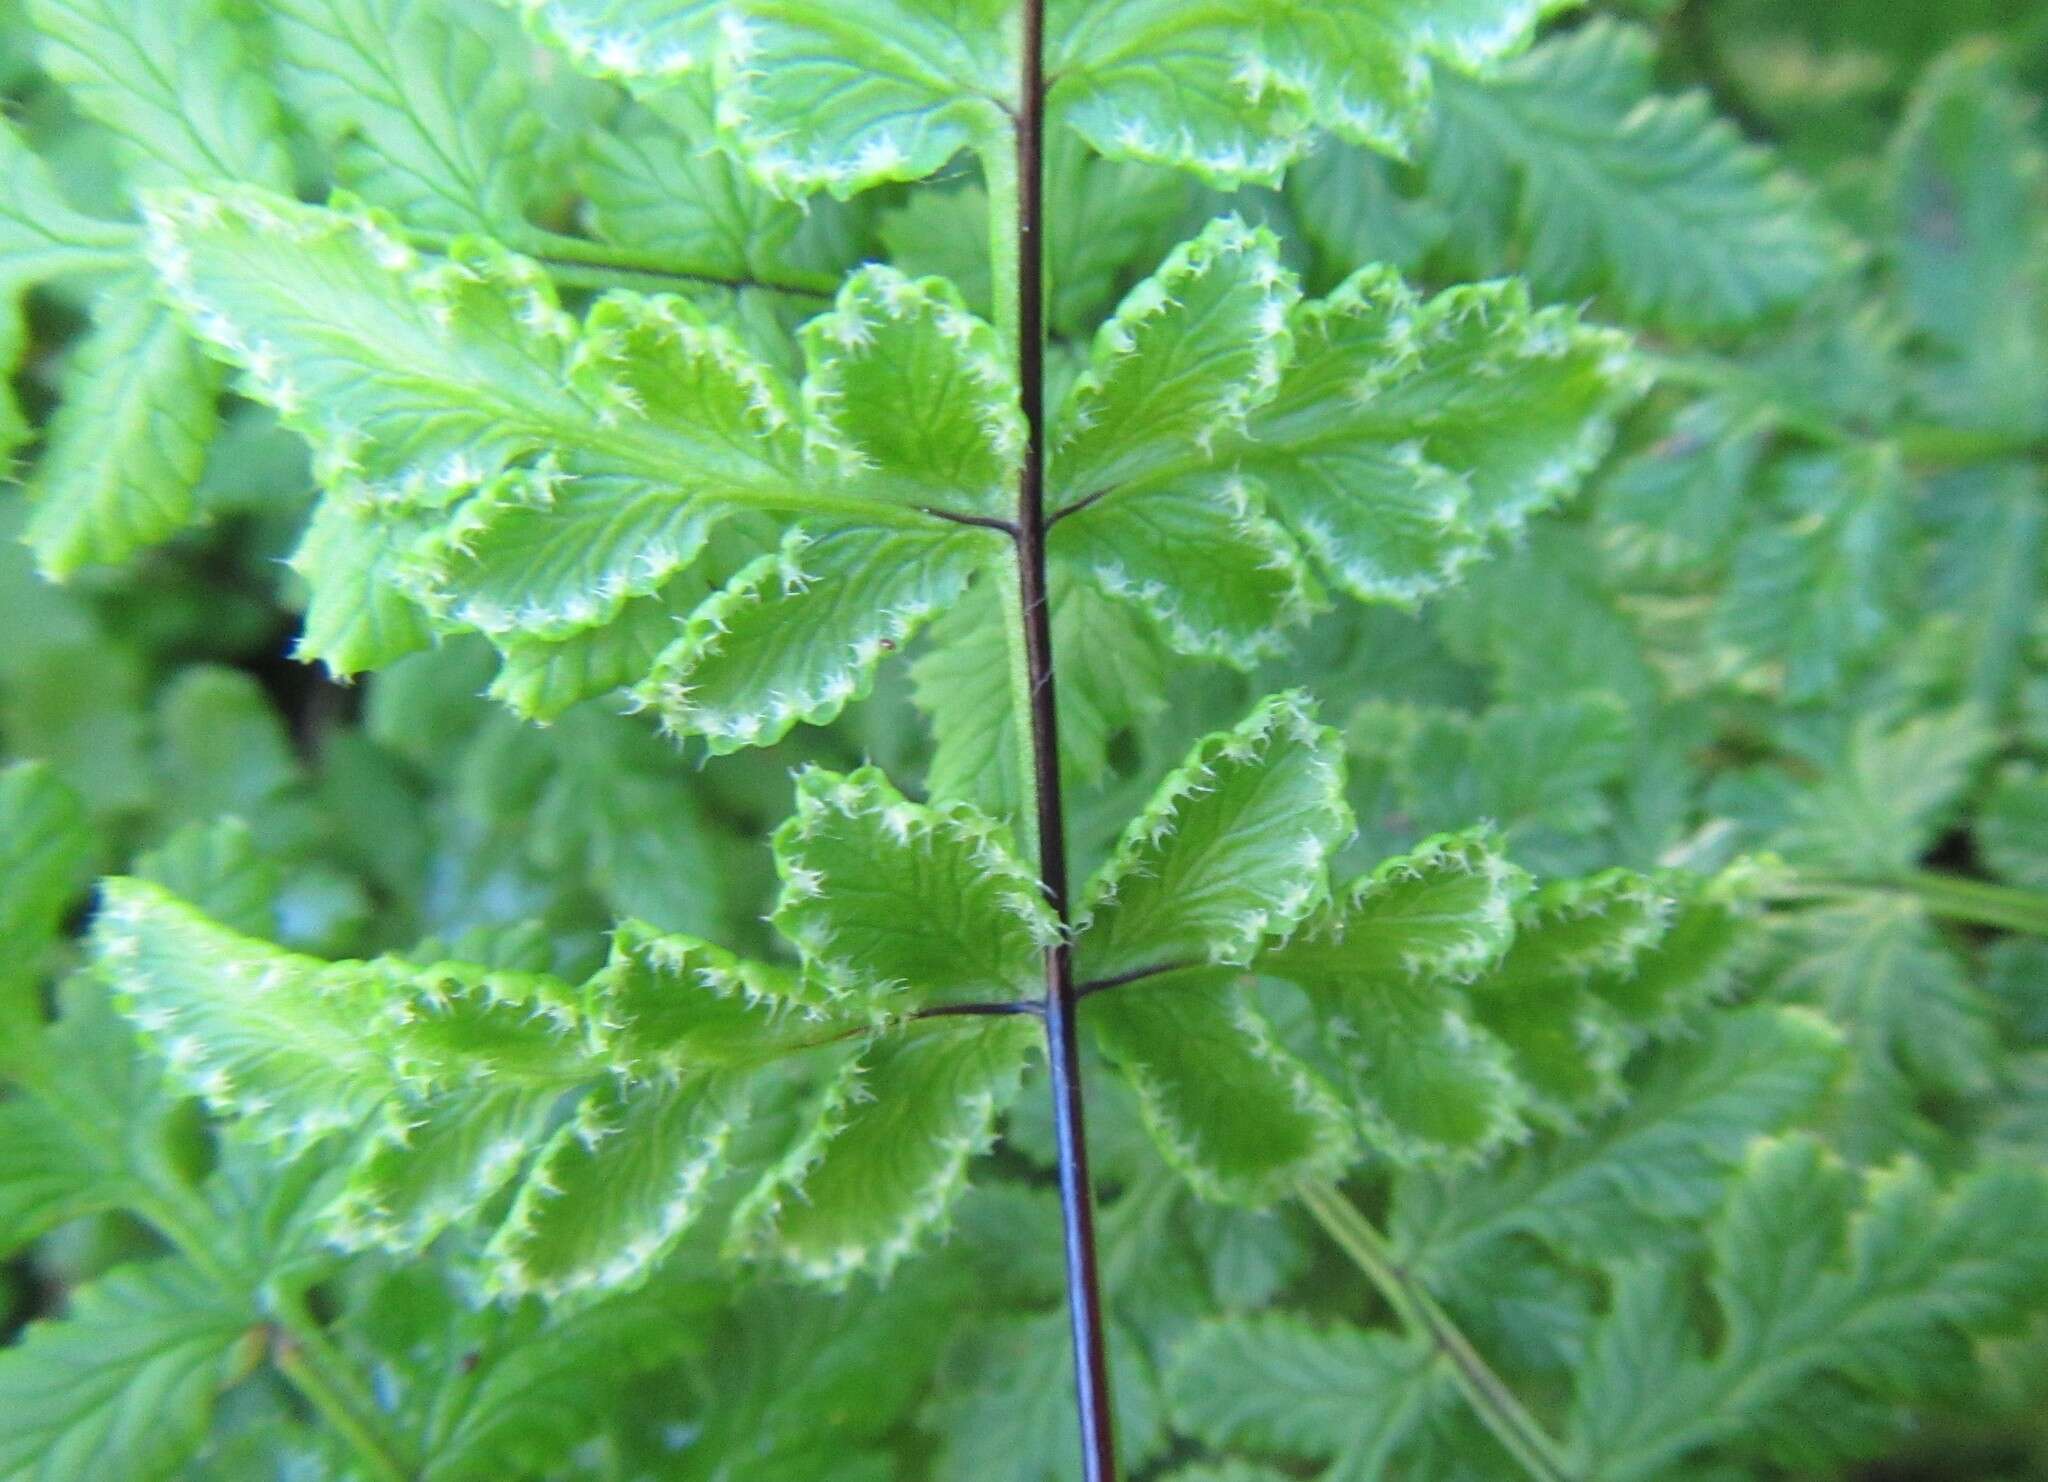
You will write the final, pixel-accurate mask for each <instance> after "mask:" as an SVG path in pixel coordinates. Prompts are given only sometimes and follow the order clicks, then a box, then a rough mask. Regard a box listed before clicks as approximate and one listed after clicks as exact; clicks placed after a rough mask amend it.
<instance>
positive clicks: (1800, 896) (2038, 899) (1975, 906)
mask: <svg viewBox="0 0 2048 1482" xmlns="http://www.w3.org/2000/svg"><path fill="white" fill-rule="evenodd" d="M1871 895H1903V896H1908V897H1910V898H1911V899H1913V900H1915V901H1917V902H1919V904H1920V905H1921V906H1923V907H1924V908H1925V909H1926V910H1927V911H1928V912H1929V913H1930V914H1932V915H1935V916H1939V917H1942V918H1943V919H1945V920H1948V921H1961V922H1965V923H1967V924H1969V925H1971V926H1990V927H1996V928H1998V929H2000V930H2003V931H2016V932H2022V933H2025V934H2026V935H2028V936H2037V937H2048V894H2044V893H2043V892H2041V891H2038V890H2025V889H2022V888H2021V887H2019V886H2016V885H1995V884H1993V883H1991V882H1990V881H1988V880H1971V879H1968V878H1966V877H1964V876H1961V875H1943V874H1938V873H1936V872H1934V871H1932V870H1908V871H1906V872H1905V873H1903V874H1897V875H1870V876H1856V875H1802V876H1801V877H1800V878H1798V879H1797V880H1795V881H1794V882H1792V884H1791V885H1790V886H1789V887H1788V888H1787V889H1786V890H1785V891H1784V892H1783V893H1782V895H1781V896H1780V899H1783V900H1786V901H1788V902H1789V901H1830V900H1833V901H1842V900H1854V899H1856V898H1857V897H1859V896H1871Z"/></svg>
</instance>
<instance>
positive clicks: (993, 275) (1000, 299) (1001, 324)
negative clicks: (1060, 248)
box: [981, 139, 1023, 360]
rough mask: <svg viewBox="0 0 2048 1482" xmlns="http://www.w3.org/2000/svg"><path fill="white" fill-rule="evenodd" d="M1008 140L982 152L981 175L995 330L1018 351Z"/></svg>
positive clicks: (1013, 187)
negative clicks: (984, 187)
mask: <svg viewBox="0 0 2048 1482" xmlns="http://www.w3.org/2000/svg"><path fill="white" fill-rule="evenodd" d="M1008 145H1009V141H1008V140H1007V139H1005V140H1003V141H1002V142H1001V143H999V144H995V145H992V146H990V147H989V148H987V149H985V150H983V151H982V152H981V173H982V178H983V179H984V180H985V181H986V182H987V184H988V261H989V286H990V290H991V292H992V293H993V295H994V299H995V302H994V305H993V309H994V313H995V326H996V333H998V334H1000V335H1001V336H1002V337H1003V343H1004V344H1006V345H1008V346H1009V347H1010V354H1011V357H1012V359H1013V360H1014V359H1015V357H1016V354H1017V315H1018V310H1019V302H1018V300H1019V298H1020V296H1021V293H1022V286H1023V284H1022V279H1020V278H1019V277H1018V274H1017V159H1016V155H1015V154H1014V152H1013V151H1012V150H1011V149H1010V148H1009V147H1008Z"/></svg>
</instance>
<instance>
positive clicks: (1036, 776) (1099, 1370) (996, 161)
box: [984, 0, 1116, 1482]
mask: <svg viewBox="0 0 2048 1482" xmlns="http://www.w3.org/2000/svg"><path fill="white" fill-rule="evenodd" d="M1021 8H1022V12H1023V47H1022V52H1023V65H1022V68H1021V73H1020V77H1019V81H1020V83H1021V86H1020V88H1019V102H1018V109H1017V114H1016V124H1015V133H1016V154H1015V158H1014V162H1012V161H1011V160H1006V159H1004V158H1003V155H1002V151H1001V150H1000V148H995V149H990V150H989V151H987V157H986V158H985V160H984V170H985V171H986V174H987V177H988V181H989V189H990V200H991V205H992V208H993V209H992V210H991V213H990V214H991V222H992V230H993V231H994V232H995V233H996V235H995V238H994V240H993V241H992V247H993V250H994V252H995V254H996V257H995V267H996V273H995V281H996V303H997V317H998V320H999V321H1000V324H1001V327H1002V329H1003V330H1004V331H1006V332H1009V333H1012V334H1013V335H1014V341H1013V342H1014V344H1015V345H1016V351H1017V385H1018V399H1019V402H1020V406H1021V409H1022V411H1023V414H1024V422H1025V426H1026V428H1027V429H1028V432H1029V436H1028V438H1027V440H1026V443H1025V449H1024V467H1023V472H1022V475H1021V477H1020V478H1019V480H1018V490H1017V519H1016V548H1017V593H1016V595H1017V605H1018V609H1019V616H1020V620H1021V626H1022V629H1023V653H1022V655H1021V657H1022V660H1023V664H1022V673H1021V674H1020V676H1019V678H1020V680H1021V691H1022V692H1021V693H1020V695H1019V697H1018V698H1019V701H1020V704H1021V706H1022V713H1023V715H1024V716H1025V717H1027V718H1028V724H1027V729H1028V737H1027V738H1026V741H1025V745H1026V748H1027V751H1028V763H1029V764H1028V767H1027V768H1026V779H1025V791H1026V793H1027V794H1028V797H1029V805H1028V809H1027V811H1028V812H1029V814H1030V815H1031V817H1032V819H1033V821H1034V824H1035V831H1036V834H1037V844H1038V874H1039V881H1040V883H1041V885H1042V886H1043V887H1044V890H1045V896H1046V901H1047V903H1048V904H1049V905H1051V907H1052V909H1053V912H1054V914H1055V915H1056V916H1057V917H1058V918H1059V923H1060V939H1059V940H1058V941H1057V942H1055V943H1054V944H1053V945H1052V946H1050V947H1048V948H1047V949H1046V952H1045V1037H1046V1059H1047V1064H1048V1066H1049V1069H1050V1074H1051V1082H1052V1098H1053V1133H1054V1140H1055V1142H1056V1144H1057V1146H1058V1152H1059V1181H1060V1209H1061V1216H1062V1222H1063V1227H1064V1235H1065V1245H1066V1257H1067V1312H1068V1318H1069V1321H1070V1325H1071V1327H1072V1330H1073V1344H1074V1393H1075V1399H1076V1401H1077V1403H1078V1406H1079V1409H1080V1420H1081V1475H1082V1477H1083V1479H1084V1482H1115V1478H1116V1439H1115V1428H1114V1423H1113V1420H1112V1417H1111V1412H1110V1384H1109V1357H1108V1346H1107V1344H1106V1342H1105V1341H1104V1334H1103V1318H1102V1290H1101V1277H1100V1274H1099V1272H1098V1270H1097V1263H1096V1252H1095V1210H1094V1192H1093V1189H1092V1186H1091V1184H1090V1182H1089V1177H1088V1136H1087V1126H1086V1120H1085V1118H1084V1115H1083V1107H1082V1092H1081V1048H1080V1036H1079V1034H1078V1032H1077V1029H1078V1026H1077V1025H1076V1023H1075V1019H1076V1011H1077V1009H1078V1007H1079V1004H1080V995H1079V994H1078V992H1077V991H1076V985H1075V982H1074V961H1073V946H1072V943H1071V941H1070V940H1069V939H1068V936H1067V925H1068V898H1067V844H1066V819H1065V813H1064V809H1063V806H1062V802H1061V798H1060V750H1059V747H1060V743H1059V709H1058V704H1057V698H1056V693H1055V687H1054V682H1053V648H1052V609H1051V604H1050V601H1049V594H1048V591H1047V586H1046V561H1045V533H1046V519H1045V241H1044V236H1045V233H1044V225H1045V202H1044V185H1045V0H1024V4H1023V6H1022V7H1021ZM1012 171H1014V175H1012ZM1011 200H1014V201H1015V211H1014V215H1013V214H1012V212H1011V210H1010V201H1011ZM1009 226H1014V228H1015V230H1014V232H1012V233H1010V234H1009V235H1008V236H1007V238H1005V237H1004V236H1003V235H1001V231H1002V228H1004V227H1009ZM1005 270H1007V271H1005Z"/></svg>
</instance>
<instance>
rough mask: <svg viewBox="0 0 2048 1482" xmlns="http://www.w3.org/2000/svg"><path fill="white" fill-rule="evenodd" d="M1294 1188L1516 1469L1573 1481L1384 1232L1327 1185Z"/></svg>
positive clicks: (1551, 1480)
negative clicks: (1430, 1350)
mask: <svg viewBox="0 0 2048 1482" xmlns="http://www.w3.org/2000/svg"><path fill="white" fill-rule="evenodd" d="M1300 1193H1301V1202H1302V1203H1304V1204H1306V1205H1307V1206H1308V1209H1309V1213H1310V1214H1312V1215H1314V1216H1315V1217H1316V1222H1317V1223H1318V1224H1320V1225H1321V1226H1322V1227H1323V1229H1324V1231H1325V1232H1326V1233H1328V1235H1329V1237H1330V1238H1331V1239H1332V1240H1334V1241H1336V1242H1337V1244H1338V1245H1339V1246H1340V1247H1342V1248H1343V1251H1344V1253H1345V1254H1346V1255H1348V1256H1350V1257H1351V1259H1352V1260H1353V1261H1355V1262H1356V1263H1357V1265H1358V1269H1359V1270H1361V1271H1363V1272H1364V1273H1365V1274H1366V1276H1367V1277H1369V1278H1370V1279H1371V1281H1372V1284H1373V1285H1374V1286H1376V1287H1378V1288H1379V1290H1380V1295H1381V1296H1383V1297H1385V1298H1386V1299H1387V1305H1388V1306H1389V1307H1392V1308H1393V1309H1394V1314H1395V1316H1397V1317H1399V1318H1400V1319H1401V1322H1402V1325H1403V1326H1405V1327H1407V1328H1408V1329H1409V1330H1410V1331H1411V1332H1414V1333H1416V1334H1418V1335H1420V1336H1421V1337H1423V1338H1426V1339H1428V1340H1429V1342H1430V1344H1431V1345H1432V1346H1433V1347H1434V1348H1435V1349H1436V1351H1437V1352H1438V1353H1440V1354H1442V1355H1443V1357H1444V1359H1445V1361H1446V1362H1448V1363H1449V1365H1450V1368H1451V1377H1452V1380H1453V1381H1454V1382H1455V1383H1456V1384H1457V1386H1458V1390H1459V1392H1460V1393H1461V1394H1463V1395H1464V1396H1465V1399H1466V1401H1467V1402H1468V1403H1469V1404H1470V1405H1471V1406H1472V1409H1473V1410H1474V1412H1475V1413H1477V1415H1478V1416H1479V1419H1480V1420H1481V1421H1482V1422H1483V1423H1484V1424H1485V1426H1486V1428H1487V1429H1488V1430H1489V1431H1491V1432H1493V1436H1494V1439H1495V1440H1497V1441H1499V1442H1500V1444H1501V1445H1502V1446H1503V1447H1504V1448H1505V1449H1506V1450H1507V1452H1508V1454H1509V1455H1510V1456H1512V1457H1514V1459H1515V1460H1516V1461H1517V1462H1519V1463H1521V1466H1522V1470H1523V1471H1525V1472H1527V1473H1528V1474H1529V1475H1530V1476H1531V1477H1534V1478H1536V1479H1538V1482H1575V1479H1574V1476H1573V1473H1572V1471H1571V1468H1570V1467H1569V1465H1568V1464H1567V1463H1566V1462H1565V1459H1564V1455H1563V1453H1562V1452H1561V1451H1560V1450H1559V1449H1558V1445H1557V1443H1556V1442H1555V1441H1553V1440H1551V1439H1550V1436H1549V1434H1548V1433H1547V1432H1545V1431H1544V1429H1543V1427H1542V1426H1540V1425H1538V1424H1537V1423H1536V1418H1535V1417H1534V1416H1532V1415H1531V1414H1530V1413H1529V1412H1528V1411H1527V1410H1526V1409H1524V1408H1523V1406H1522V1402H1521V1401H1520V1400H1518V1399H1516V1398H1515V1395H1514V1391H1512V1390H1510V1389H1509V1388H1508V1387H1507V1385H1506V1384H1505V1383H1503V1382H1502V1380H1501V1377H1500V1376H1499V1375H1498V1374H1496V1373H1494V1372H1493V1370H1492V1368H1491V1367H1489V1366H1488V1364H1487V1362H1486V1360H1485V1359H1483V1358H1481V1357H1480V1355H1479V1351H1478V1350H1477V1349H1476V1348H1474V1347H1473V1346H1472V1343H1471V1340H1470V1339H1468V1338H1467V1337H1466V1336H1465V1335H1464V1334H1463V1333H1461V1332H1459V1331H1458V1326H1457V1324H1456V1323H1454V1322H1452V1321H1451V1318H1450V1314H1448V1313H1447V1312H1445V1311H1444V1310H1443V1308H1442V1307H1440V1306H1438V1305H1437V1302H1436V1299H1435V1298H1434V1297H1432V1296H1430V1294H1429V1293H1428V1291H1426V1290H1425V1289H1424V1288H1423V1286H1422V1284H1421V1283H1420V1282H1418V1281H1417V1280H1415V1278H1414V1277H1413V1276H1411V1275H1409V1274H1408V1272H1407V1270H1406V1269H1405V1268H1403V1267H1402V1265H1401V1263H1400V1261H1399V1260H1398V1259H1397V1258H1396V1257H1395V1255H1394V1252H1393V1250H1392V1248H1391V1247H1389V1246H1388V1244H1387V1242H1386V1239H1385V1237H1384V1236H1382V1235H1381V1234H1380V1232H1379V1231H1378V1230H1376V1229H1374V1228H1373V1226H1372V1222H1371V1221H1370V1220H1368V1219H1367V1218H1366V1217H1365V1216H1364V1215H1362V1214H1360V1213H1359V1212H1358V1208H1357V1206H1355V1205H1354V1204H1352V1202H1351V1201H1350V1200H1349V1199H1346V1198H1345V1197H1344V1195H1343V1194H1342V1193H1341V1192H1339V1191H1338V1189H1337V1188H1336V1187H1335V1186H1333V1185H1331V1184H1321V1183H1307V1184H1303V1185H1302V1186H1301V1190H1300Z"/></svg>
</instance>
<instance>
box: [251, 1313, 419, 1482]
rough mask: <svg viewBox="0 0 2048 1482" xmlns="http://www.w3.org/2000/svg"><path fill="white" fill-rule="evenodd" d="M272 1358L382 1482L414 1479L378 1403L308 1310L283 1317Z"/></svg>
mask: <svg viewBox="0 0 2048 1482" xmlns="http://www.w3.org/2000/svg"><path fill="white" fill-rule="evenodd" d="M270 1361H271V1362H272V1363H273V1364H274V1365H276V1367H277V1371H278V1373H280V1374H282V1375H283V1376H284V1377H285V1378H286V1379H287V1380H289V1381H290V1383H291V1386H292V1388H294V1389H296V1390H297V1391H298V1392H299V1393H300V1394H301V1395H303V1396H305V1399H306V1403H308V1404H309V1405H311V1406H312V1407H313V1409H314V1411H315V1412H317V1413H318V1415H319V1416H320V1418H321V1419H322V1420H323V1421H325V1422H326V1423H327V1424H328V1426H329V1427H331V1428H332V1429H333V1431H334V1433H335V1434H336V1435H338V1436H340V1437H341V1438H342V1439H343V1440H345V1441H347V1442H348V1444H349V1447H350V1449H351V1450H353V1451H354V1452H355V1454H356V1457H357V1459H358V1460H359V1461H361V1462H362V1464H363V1466H364V1468H365V1470H367V1471H368V1472H369V1474H370V1475H371V1476H373V1477H375V1478H377V1479H378V1482H413V1479H414V1478H415V1477H416V1476H417V1474H418V1469H417V1468H415V1467H414V1466H412V1465H411V1464H410V1463H409V1462H407V1461H406V1460H405V1459H404V1457H403V1456H402V1455H401V1454H400V1452H399V1449H398V1446H397V1444H396V1443H395V1442H394V1441H393V1440H392V1439H391V1438H390V1437H389V1436H387V1435H386V1434H385V1433H384V1427H383V1425H382V1424H381V1422H380V1421H379V1420H378V1418H377V1415H378V1412H377V1408H376V1406H375V1404H374V1403H373V1402H371V1400H370V1399H369V1397H368V1396H367V1395H365V1394H363V1393H362V1392H361V1391H360V1390H358V1389H357V1387H356V1386H355V1385H354V1383H353V1382H351V1380H350V1378H349V1377H348V1375H349V1369H348V1361H347V1360H346V1359H345V1358H343V1357H342V1355H341V1354H340V1353H338V1352H337V1351H336V1350H335V1348H334V1345H333V1344H331V1343H330V1342H328V1341H327V1336H326V1334H324V1333H322V1332H321V1331H320V1328H319V1325H318V1324H316V1323H315V1322H313V1320H312V1317H311V1315H310V1314H308V1313H306V1312H304V1310H303V1309H300V1310H298V1311H296V1312H294V1313H292V1314H290V1315H288V1316H287V1317H286V1318H285V1319H284V1320H282V1321H281V1322H280V1323H279V1325H278V1328H277V1333H276V1337H275V1338H274V1340H273V1341H272V1343H271V1346H270Z"/></svg>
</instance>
